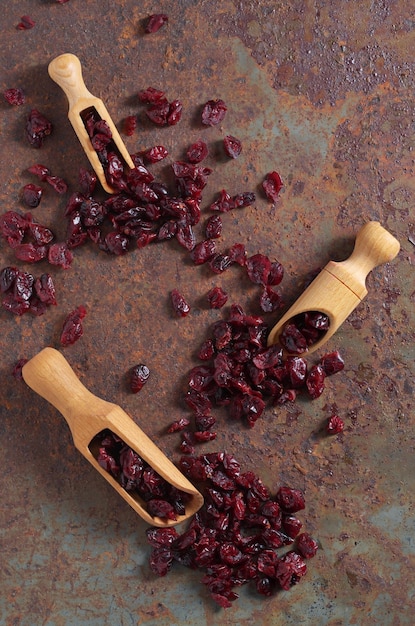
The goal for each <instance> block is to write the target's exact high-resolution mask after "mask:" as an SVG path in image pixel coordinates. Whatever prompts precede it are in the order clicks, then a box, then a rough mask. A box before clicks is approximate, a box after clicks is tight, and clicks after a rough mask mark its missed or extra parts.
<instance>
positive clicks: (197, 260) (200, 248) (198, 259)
mask: <svg viewBox="0 0 415 626" xmlns="http://www.w3.org/2000/svg"><path fill="white" fill-rule="evenodd" d="M215 254H216V243H215V242H214V241H212V239H205V240H204V241H201V242H199V243H197V244H196V245H195V247H194V248H193V250H192V251H191V253H190V258H191V259H192V261H193V263H194V264H195V265H202V264H203V263H207V262H208V261H210V259H212V258H213V257H214V256H215Z"/></svg>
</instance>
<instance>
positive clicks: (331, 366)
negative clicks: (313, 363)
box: [320, 350, 344, 376]
mask: <svg viewBox="0 0 415 626" xmlns="http://www.w3.org/2000/svg"><path fill="white" fill-rule="evenodd" d="M320 365H321V367H322V368H323V370H324V373H325V375H326V376H332V375H333V374H336V373H337V372H341V371H342V369H344V360H343V358H342V357H341V356H340V353H339V352H338V350H335V351H334V352H330V353H329V354H325V355H324V356H323V357H322V358H321V359H320Z"/></svg>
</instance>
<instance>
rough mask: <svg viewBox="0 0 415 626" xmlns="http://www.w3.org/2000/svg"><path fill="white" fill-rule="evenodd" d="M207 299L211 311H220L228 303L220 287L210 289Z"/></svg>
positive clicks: (224, 292)
mask: <svg viewBox="0 0 415 626" xmlns="http://www.w3.org/2000/svg"><path fill="white" fill-rule="evenodd" d="M207 299H208V302H209V306H210V308H211V309H220V308H222V307H223V306H224V305H225V304H226V302H227V301H228V294H227V293H226V291H224V290H223V289H222V287H212V289H211V290H210V291H209V292H208V294H207Z"/></svg>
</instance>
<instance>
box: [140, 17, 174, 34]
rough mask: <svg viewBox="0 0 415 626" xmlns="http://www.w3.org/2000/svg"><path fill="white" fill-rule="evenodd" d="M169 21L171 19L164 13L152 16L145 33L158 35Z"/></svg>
mask: <svg viewBox="0 0 415 626" xmlns="http://www.w3.org/2000/svg"><path fill="white" fill-rule="evenodd" d="M168 21H169V18H168V16H167V15H165V14H164V13H155V14H153V15H150V17H149V18H148V20H147V23H146V26H145V28H144V32H145V33H147V34H150V33H156V32H157V31H158V30H160V28H161V27H162V26H163V25H164V24H166V23H167V22H168Z"/></svg>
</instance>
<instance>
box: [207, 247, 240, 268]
mask: <svg viewBox="0 0 415 626" xmlns="http://www.w3.org/2000/svg"><path fill="white" fill-rule="evenodd" d="M210 241H212V240H210ZM233 263H234V261H233V259H232V258H231V257H230V256H229V254H222V253H221V254H215V255H214V256H213V257H212V258H211V259H210V260H209V267H210V269H211V270H212V272H214V273H215V274H222V272H225V271H226V270H227V269H229V268H230V267H231V265H233Z"/></svg>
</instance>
